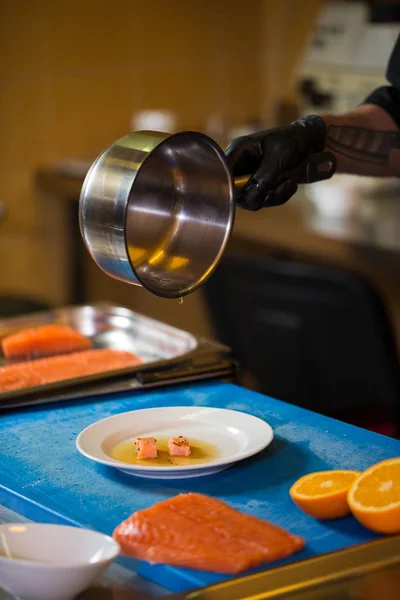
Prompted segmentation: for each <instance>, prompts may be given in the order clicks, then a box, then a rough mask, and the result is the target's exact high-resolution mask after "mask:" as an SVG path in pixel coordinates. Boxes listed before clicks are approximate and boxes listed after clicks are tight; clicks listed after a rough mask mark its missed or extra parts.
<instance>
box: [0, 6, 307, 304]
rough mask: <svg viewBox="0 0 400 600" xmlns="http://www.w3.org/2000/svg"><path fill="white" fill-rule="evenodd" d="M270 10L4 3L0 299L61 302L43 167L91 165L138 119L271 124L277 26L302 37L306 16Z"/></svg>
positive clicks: (199, 125)
mask: <svg viewBox="0 0 400 600" xmlns="http://www.w3.org/2000/svg"><path fill="white" fill-rule="evenodd" d="M316 3H318V0H312V2H311V4H312V5H315V4H316ZM277 4H279V3H276V2H274V1H273V0H248V2H247V3H244V2H243V1H242V0H168V1H166V0H147V1H145V2H142V1H139V0H114V1H113V2H110V1H109V0H96V1H95V0H69V1H68V2H67V1H65V0H61V1H59V2H58V1H54V0H34V1H32V0H0V209H1V206H3V208H4V207H5V210H6V215H5V217H4V218H1V217H0V293H3V292H5V291H8V292H10V291H12V292H18V293H23V294H30V295H35V296H39V297H43V298H45V299H48V300H49V301H51V302H55V303H58V302H63V297H64V292H63V289H62V285H61V283H60V276H58V278H57V277H55V270H57V265H56V266H54V253H55V249H53V248H52V244H53V241H54V235H52V234H51V226H52V223H54V221H53V217H49V206H48V204H45V203H44V202H43V200H42V199H41V198H39V197H37V196H36V195H35V192H34V186H33V176H34V173H35V171H36V169H37V168H38V167H39V166H43V165H46V164H49V163H51V162H54V161H57V160H58V159H60V158H68V157H72V158H74V157H80V156H84V157H85V156H86V157H91V156H94V155H96V154H97V153H98V152H99V151H101V150H102V149H103V148H104V147H105V146H107V145H108V144H109V143H111V142H112V141H113V140H114V139H116V138H117V137H118V136H120V135H122V134H124V133H126V132H127V131H128V130H129V128H130V123H131V116H132V114H133V113H134V112H135V111H137V110H138V109H142V108H146V109H147V108H156V109H157V108H161V109H172V110H174V111H175V112H176V113H177V115H178V119H179V122H178V127H179V128H182V129H198V130H204V127H205V122H206V119H207V117H208V116H209V115H210V114H219V115H222V116H223V117H224V119H225V121H226V123H227V124H228V125H232V124H240V123H243V122H244V121H246V120H247V119H251V118H254V117H257V116H259V115H260V113H262V114H263V115H264V114H268V110H269V108H270V104H271V102H270V103H269V104H268V102H269V100H268V99H269V98H276V97H277V95H278V94H279V91H278V88H277V86H276V85H274V80H273V79H272V80H271V77H270V75H269V73H272V72H273V71H275V72H278V73H280V77H281V79H282V77H283V79H285V77H286V76H282V70H281V67H280V66H279V65H281V66H282V65H283V67H284V72H285V73H286V72H287V56H288V55H287V51H286V48H290V47H291V39H292V37H291V34H290V31H288V30H287V28H286V29H285V24H286V23H288V22H290V23H291V24H292V28H293V30H294V31H296V32H297V33H296V35H297V36H298V27H297V20H298V19H299V18H300V20H301V15H303V14H305V13H306V11H304V7H303V8H301V10H300V12H299V3H297V2H296V1H295V0H282V2H281V3H280V4H279V6H280V8H277ZM301 5H302V6H303V4H302V3H301ZM296 15H297V16H296ZM303 21H304V19H303ZM274 23H275V26H274ZM307 27H308V26H306V29H307ZM280 31H281V35H280V33H279V32H280ZM282 35H285V38H286V41H283V40H282V39H281V38H282ZM302 35H303V37H304V33H303V34H302ZM296 39H297V38H296ZM271 40H275V42H274V44H275V46H271ZM278 42H279V43H278ZM296 44H297V41H296ZM274 77H275V79H276V76H274ZM286 78H287V77H286ZM280 86H281V88H282V84H281V83H280ZM261 95H262V97H261ZM0 213H1V210H0ZM46 214H47V217H48V218H47V219H46ZM58 218H60V217H58ZM49 224H50V230H49ZM56 237H57V236H56ZM52 259H53V260H52ZM60 268H61V267H60ZM58 275H60V274H58Z"/></svg>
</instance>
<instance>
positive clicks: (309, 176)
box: [234, 152, 336, 190]
mask: <svg viewBox="0 0 400 600" xmlns="http://www.w3.org/2000/svg"><path fill="white" fill-rule="evenodd" d="M335 170H336V157H335V155H334V154H333V153H332V152H320V153H318V154H313V155H312V156H311V157H310V158H308V159H307V160H306V161H304V162H303V163H301V164H300V165H299V166H298V167H296V168H295V169H292V170H291V171H287V172H286V173H284V174H283V175H282V176H281V177H280V178H279V183H281V182H283V181H286V180H288V179H291V180H292V181H294V182H295V183H315V182H316V181H323V180H324V179H329V178H330V177H332V175H333V174H334V172H335ZM250 177H251V176H250V175H240V176H239V177H235V178H234V182H235V187H236V189H237V190H242V189H243V188H244V186H245V185H246V184H247V182H248V181H249V179H250Z"/></svg>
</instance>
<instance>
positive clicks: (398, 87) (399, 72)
mask: <svg viewBox="0 0 400 600" xmlns="http://www.w3.org/2000/svg"><path fill="white" fill-rule="evenodd" d="M386 77H387V80H388V82H389V83H390V84H391V85H385V86H382V87H380V88H378V89H376V90H374V91H373V92H372V93H371V94H370V95H369V96H368V97H367V98H366V99H365V100H364V102H363V104H376V106H380V107H381V108H383V109H384V110H386V112H387V113H389V115H390V116H391V117H392V119H393V120H394V122H395V123H396V125H397V127H398V128H399V129H400V35H399V36H398V38H397V42H396V45H395V47H394V48H393V52H392V55H391V57H390V60H389V65H388V69H387V72H386Z"/></svg>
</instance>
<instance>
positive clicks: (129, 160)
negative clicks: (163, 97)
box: [79, 131, 335, 298]
mask: <svg viewBox="0 0 400 600" xmlns="http://www.w3.org/2000/svg"><path fill="white" fill-rule="evenodd" d="M334 171H335V158H334V155H333V154H332V153H330V152H323V153H320V154H315V155H313V156H312V157H311V158H310V159H309V160H308V161H306V162H305V163H303V164H302V165H300V166H299V168H298V169H296V172H295V173H294V172H293V171H291V178H292V179H295V180H298V181H308V182H311V181H319V180H323V179H327V178H329V177H331V175H332V174H333V173H334ZM248 179H249V176H243V177H239V178H235V179H233V177H232V175H231V173H230V171H229V168H228V165H227V162H226V157H225V154H224V152H223V151H222V149H221V148H220V147H219V146H218V144H217V143H216V142H214V141H213V140H212V139H211V138H210V137H208V136H206V135H203V134H201V133H196V132H181V133H175V134H167V133H161V132H158V131H157V132H154V131H140V132H137V133H131V134H129V135H127V136H125V137H123V138H121V139H119V140H117V141H116V142H115V143H114V144H113V145H111V146H110V147H109V148H108V149H107V150H106V151H105V152H103V154H101V155H100V156H99V158H97V160H96V161H95V162H94V164H93V165H92V167H91V168H90V170H89V172H88V174H87V176H86V179H85V181H84V184H83V187H82V191H81V196H80V202H79V218H80V227H81V233H82V236H83V239H84V242H85V244H86V246H87V248H88V250H89V252H90V254H91V255H92V258H93V259H94V261H95V262H96V263H97V265H98V266H99V267H100V268H101V269H102V270H103V271H105V273H107V274H108V275H110V276H111V277H114V278H115V279H119V280H120V281H124V282H126V283H131V284H135V285H141V286H143V287H144V288H146V289H147V290H149V291H150V292H152V293H153V294H156V295H157V296H161V297H163V298H182V297H183V296H185V295H186V294H189V293H191V292H193V291H194V290H195V289H197V288H198V287H199V286H200V285H201V284H202V283H203V282H204V281H205V280H206V279H207V278H208V277H209V276H210V275H211V273H212V272H213V271H214V269H215V267H216V266H217V264H218V262H219V260H220V258H221V256H222V253H223V251H224V249H225V247H226V244H227V242H228V239H229V237H230V234H231V231H232V227H233V223H234V217H235V192H236V190H238V189H241V188H242V187H243V186H244V185H245V184H246V183H247V181H248Z"/></svg>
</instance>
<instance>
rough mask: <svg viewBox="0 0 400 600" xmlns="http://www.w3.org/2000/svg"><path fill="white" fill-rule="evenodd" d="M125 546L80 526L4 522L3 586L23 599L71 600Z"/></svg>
mask: <svg viewBox="0 0 400 600" xmlns="http://www.w3.org/2000/svg"><path fill="white" fill-rule="evenodd" d="M119 550H120V548H119V545H118V544H117V542H115V541H114V540H113V539H112V538H111V537H108V536H106V535H103V534H101V533H97V532H96V531H90V530H88V529H80V528H79V527H67V526H63V525H45V524H40V523H11V524H10V523H9V524H7V525H1V526H0V587H2V588H4V589H5V590H7V591H8V592H10V593H11V594H14V595H15V596H17V597H18V598H21V599H23V600H70V598H74V597H75V596H76V595H77V594H79V593H80V592H82V591H83V590H85V589H86V588H87V587H88V586H89V585H90V584H91V583H92V582H93V581H94V580H95V579H96V578H97V577H99V576H100V575H101V574H102V573H103V571H104V570H105V569H106V567H107V566H108V565H109V564H110V563H111V561H113V560H114V559H115V558H116V557H117V556H118V554H119ZM8 552H9V553H10V554H11V556H12V557H13V558H8V557H7V553H8Z"/></svg>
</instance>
